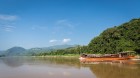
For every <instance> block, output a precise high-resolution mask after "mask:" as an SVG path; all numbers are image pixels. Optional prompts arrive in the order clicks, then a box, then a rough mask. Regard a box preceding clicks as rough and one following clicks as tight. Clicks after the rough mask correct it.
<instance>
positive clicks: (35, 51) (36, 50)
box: [0, 45, 76, 56]
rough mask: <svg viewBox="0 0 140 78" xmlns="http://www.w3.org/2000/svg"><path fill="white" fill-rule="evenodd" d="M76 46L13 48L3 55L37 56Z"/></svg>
mask: <svg viewBox="0 0 140 78" xmlns="http://www.w3.org/2000/svg"><path fill="white" fill-rule="evenodd" d="M75 46H76V45H55V46H50V47H44V48H31V49H27V50H26V49H24V48H22V47H12V48H10V49H8V50H6V51H5V52H3V54H4V55H5V56H19V55H20V56H21V55H36V54H39V53H44V52H51V51H55V50H58V49H65V48H70V47H75ZM0 55H1V53H0Z"/></svg>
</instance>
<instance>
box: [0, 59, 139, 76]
mask: <svg viewBox="0 0 140 78" xmlns="http://www.w3.org/2000/svg"><path fill="white" fill-rule="evenodd" d="M139 77H140V61H139V60H133V61H119V62H92V63H91V62H84V63H83V62H80V61H79V59H78V57H4V58H0V78H139Z"/></svg>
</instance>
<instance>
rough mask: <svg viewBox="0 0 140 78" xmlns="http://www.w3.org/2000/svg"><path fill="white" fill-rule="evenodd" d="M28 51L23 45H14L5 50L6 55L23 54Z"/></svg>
mask: <svg viewBox="0 0 140 78" xmlns="http://www.w3.org/2000/svg"><path fill="white" fill-rule="evenodd" d="M25 52H26V49H24V48H22V47H12V48H10V49H8V50H6V51H5V55H6V56H17V55H23V54H24V53H25Z"/></svg>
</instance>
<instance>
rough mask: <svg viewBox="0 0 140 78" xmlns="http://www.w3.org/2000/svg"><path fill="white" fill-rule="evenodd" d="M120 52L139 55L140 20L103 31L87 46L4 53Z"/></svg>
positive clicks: (39, 54)
mask: <svg viewBox="0 0 140 78" xmlns="http://www.w3.org/2000/svg"><path fill="white" fill-rule="evenodd" d="M122 51H136V52H137V53H138V54H140V19H132V20H131V21H129V22H127V23H124V24H122V25H120V26H114V27H112V28H108V29H106V30H104V31H103V32H102V33H101V34H100V35H99V36H97V37H95V38H93V39H92V40H91V41H90V42H89V44H88V45H87V46H80V45H78V46H69V45H62V46H54V47H48V48H32V49H29V50H25V49H24V48H20V47H14V48H11V49H8V50H7V51H6V55H29V56H46V55H66V56H73V55H79V54H81V53H94V54H95V53H97V54H105V53H109V54H112V53H118V52H122Z"/></svg>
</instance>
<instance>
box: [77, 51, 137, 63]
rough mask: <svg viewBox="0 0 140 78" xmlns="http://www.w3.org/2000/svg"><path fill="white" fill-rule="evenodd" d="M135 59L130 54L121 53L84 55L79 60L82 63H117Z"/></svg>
mask: <svg viewBox="0 0 140 78" xmlns="http://www.w3.org/2000/svg"><path fill="white" fill-rule="evenodd" d="M133 58H135V56H134V55H130V52H120V53H118V54H104V55H101V54H82V55H81V57H80V58H79V59H80V61H81V62H94V61H95V62H97V61H117V60H129V59H133Z"/></svg>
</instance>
